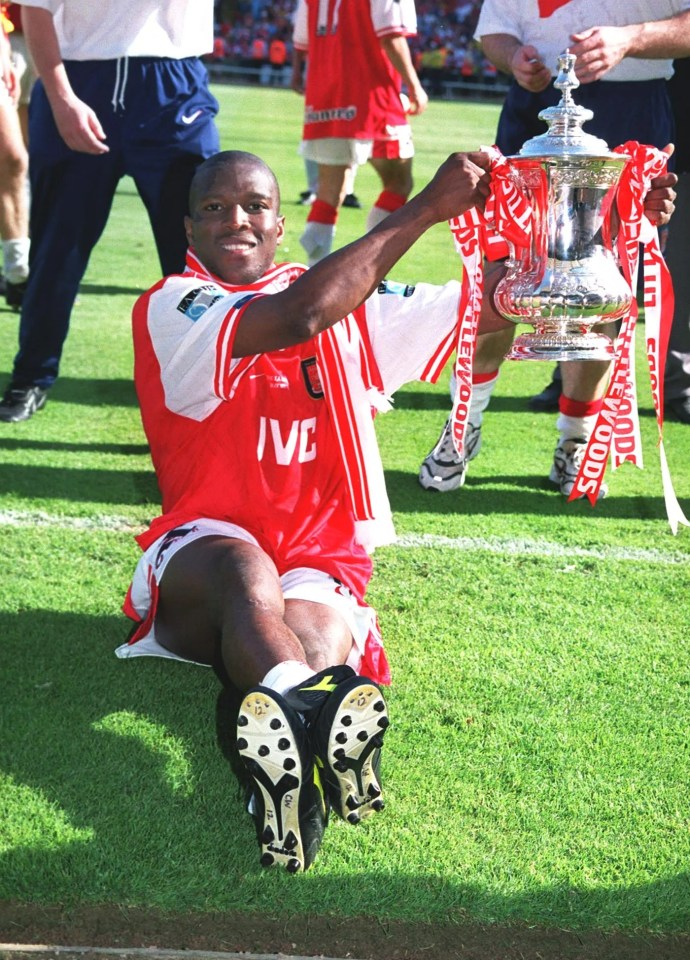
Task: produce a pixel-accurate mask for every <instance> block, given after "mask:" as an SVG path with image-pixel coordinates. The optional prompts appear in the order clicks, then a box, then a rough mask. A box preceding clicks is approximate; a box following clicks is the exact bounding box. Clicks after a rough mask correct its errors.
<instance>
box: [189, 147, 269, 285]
mask: <svg viewBox="0 0 690 960" xmlns="http://www.w3.org/2000/svg"><path fill="white" fill-rule="evenodd" d="M189 209H190V211H191V215H190V216H189V217H185V230H186V233H187V242H188V243H189V245H190V246H192V247H193V248H194V251H195V252H196V254H197V256H198V257H199V259H200V260H201V261H202V263H203V264H204V266H205V267H207V269H209V270H210V271H211V272H212V273H214V274H215V275H216V276H217V277H220V279H221V280H224V281H225V282H226V283H229V284H233V285H234V286H241V285H244V284H248V283H254V282H255V281H256V280H258V279H259V278H260V277H262V276H263V275H264V273H265V272H266V271H267V270H268V268H269V267H270V266H271V264H272V263H273V261H274V257H275V251H276V247H277V246H278V244H279V243H280V241H281V239H282V237H283V229H284V228H283V224H284V218H283V217H281V216H280V214H279V210H280V191H279V190H278V184H277V182H276V179H275V176H274V175H273V172H272V171H271V170H270V168H269V167H267V166H266V164H265V163H264V162H263V160H260V159H259V157H255V156H254V155H253V154H250V153H242V152H240V151H237V150H233V151H226V152H224V153H219V154H216V155H215V156H213V157H211V158H210V159H209V160H206V161H205V162H204V163H203V164H201V166H200V167H199V168H198V169H197V171H196V173H195V175H194V179H193V180H192V186H191V190H190V197H189Z"/></svg>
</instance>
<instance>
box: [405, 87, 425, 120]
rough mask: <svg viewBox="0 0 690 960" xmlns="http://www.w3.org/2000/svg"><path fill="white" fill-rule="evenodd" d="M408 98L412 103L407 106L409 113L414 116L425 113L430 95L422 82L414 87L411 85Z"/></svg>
mask: <svg viewBox="0 0 690 960" xmlns="http://www.w3.org/2000/svg"><path fill="white" fill-rule="evenodd" d="M408 99H409V101H410V105H409V107H408V108H407V113H409V114H411V115H412V116H417V114H419V113H423V112H424V111H425V110H426V108H427V105H428V103H429V95H428V94H427V92H426V90H425V89H424V87H423V86H422V85H421V83H420V84H418V85H416V86H414V87H410V90H409V96H408Z"/></svg>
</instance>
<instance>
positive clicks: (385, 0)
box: [370, 0, 417, 37]
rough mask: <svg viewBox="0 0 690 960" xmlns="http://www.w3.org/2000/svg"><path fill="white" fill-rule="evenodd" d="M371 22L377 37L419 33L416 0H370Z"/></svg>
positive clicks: (405, 35) (406, 35)
mask: <svg viewBox="0 0 690 960" xmlns="http://www.w3.org/2000/svg"><path fill="white" fill-rule="evenodd" d="M370 3H371V22H372V24H373V26H374V33H375V34H376V36H377V37H387V36H404V37H413V36H416V34H417V11H416V9H415V5H414V0H370Z"/></svg>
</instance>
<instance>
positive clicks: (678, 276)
mask: <svg viewBox="0 0 690 960" xmlns="http://www.w3.org/2000/svg"><path fill="white" fill-rule="evenodd" d="M689 250H690V173H681V174H679V177H678V185H677V186H676V210H675V213H674V214H673V217H672V218H671V223H670V225H669V235H668V240H667V244H666V252H665V257H666V262H667V264H668V267H669V270H670V271H671V279H672V281H673V292H674V295H675V310H674V314H673V323H672V325H671V336H670V339H669V344H668V355H667V358H666V370H665V373H664V416H665V417H666V418H667V419H668V420H676V421H678V422H680V423H686V424H687V423H690V270H688V251H689Z"/></svg>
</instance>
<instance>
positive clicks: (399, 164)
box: [367, 156, 413, 230]
mask: <svg viewBox="0 0 690 960" xmlns="http://www.w3.org/2000/svg"><path fill="white" fill-rule="evenodd" d="M369 163H370V164H371V165H372V167H373V168H374V170H376V172H377V173H378V175H379V179H380V180H381V188H382V189H381V193H380V194H379V195H378V197H377V198H376V201H375V202H374V206H373V207H372V208H371V210H370V211H369V215H368V216H367V230H371V229H372V228H373V227H375V226H376V224H377V223H381V221H382V220H385V219H386V217H387V216H388V215H389V214H391V213H393V212H394V211H395V210H398V209H399V208H400V207H402V206H403V205H404V204H405V203H406V202H407V198H408V197H409V196H410V194H411V193H412V187H413V180H412V157H406V158H404V159H403V158H397V157H396V158H392V159H387V158H384V157H376V156H372V158H371V160H370V161H369Z"/></svg>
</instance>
